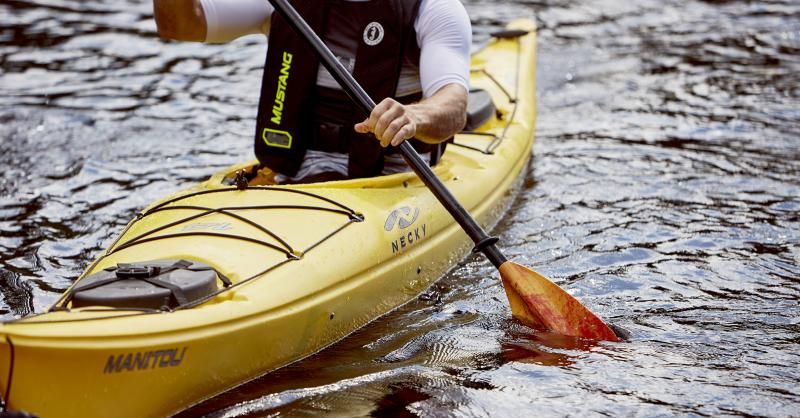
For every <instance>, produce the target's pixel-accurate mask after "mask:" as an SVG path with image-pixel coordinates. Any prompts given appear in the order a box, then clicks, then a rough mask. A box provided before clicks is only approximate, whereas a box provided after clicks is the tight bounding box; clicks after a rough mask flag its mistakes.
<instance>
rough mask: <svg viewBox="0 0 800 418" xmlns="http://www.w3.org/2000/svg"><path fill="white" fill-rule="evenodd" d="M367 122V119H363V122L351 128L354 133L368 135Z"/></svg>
mask: <svg viewBox="0 0 800 418" xmlns="http://www.w3.org/2000/svg"><path fill="white" fill-rule="evenodd" d="M368 121H369V119H364V121H363V122H359V123H357V124H355V126H353V128H354V129H355V130H356V132H358V133H360V134H365V133H368V132H369V126H368V125H367V122H368Z"/></svg>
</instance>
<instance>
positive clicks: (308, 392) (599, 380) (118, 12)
mask: <svg viewBox="0 0 800 418" xmlns="http://www.w3.org/2000/svg"><path fill="white" fill-rule="evenodd" d="M466 5H467V8H468V10H469V13H470V16H471V18H472V20H473V25H474V30H475V33H476V36H475V42H476V45H477V44H480V43H481V42H483V41H485V40H486V33H487V32H489V31H491V30H493V29H495V28H497V27H499V26H502V24H503V23H504V22H506V21H508V20H510V19H513V18H516V17H526V16H528V17H535V19H536V20H537V21H538V22H539V24H540V26H541V30H540V52H539V63H540V65H539V72H538V79H539V92H538V97H539V119H538V129H537V136H538V140H537V141H538V142H537V143H536V146H535V157H534V162H533V165H532V167H531V169H530V170H529V172H528V173H527V175H526V182H525V186H524V188H523V190H522V192H521V195H520V197H519V198H518V199H517V201H516V202H515V204H514V206H513V208H512V209H511V211H510V212H509V213H508V216H507V217H506V218H505V219H504V220H503V221H502V222H501V224H500V225H499V226H498V227H497V229H496V231H495V232H496V233H497V234H499V235H500V236H501V238H502V245H503V247H504V249H505V251H506V252H507V253H508V255H510V256H512V257H513V258H514V259H516V260H517V261H519V262H521V263H523V264H528V265H532V266H534V267H535V268H536V269H537V270H539V271H540V272H542V273H545V274H547V275H549V276H551V277H553V278H554V279H555V280H556V281H557V282H558V283H559V284H560V285H562V286H563V287H565V288H567V289H569V290H570V291H571V292H574V294H575V295H576V296H578V297H579V298H580V299H581V300H582V301H583V302H584V303H585V304H586V305H588V306H589V307H591V308H592V309H593V310H594V311H596V312H597V313H598V314H600V315H601V316H603V317H604V318H607V319H608V320H610V321H611V322H613V323H615V324H617V325H619V326H622V327H624V328H626V329H627V330H629V331H630V332H631V334H632V336H631V341H630V342H628V343H621V344H609V343H601V344H590V343H587V342H582V341H575V340H571V339H568V338H563V337H557V336H553V335H546V334H541V333H532V332H531V330H529V329H527V328H525V327H524V326H522V325H519V324H518V323H516V322H515V321H513V320H511V319H509V312H508V308H507V307H506V302H505V300H504V296H503V293H502V288H501V287H500V284H499V283H498V281H497V280H496V279H493V278H492V277H493V276H494V273H493V270H492V268H491V266H490V265H489V264H488V263H487V262H485V261H484V260H482V259H477V258H473V259H468V260H466V261H465V262H463V263H462V264H460V265H459V266H458V267H457V268H456V269H455V270H454V271H452V272H451V273H450V274H448V275H447V276H446V277H444V278H443V279H442V280H440V281H439V282H438V284H437V285H436V286H435V287H434V288H432V289H431V290H430V291H428V292H427V293H426V294H425V295H424V296H423V297H420V298H419V299H418V300H416V301H414V302H412V303H410V304H408V305H407V306H404V307H403V308H402V309H400V310H398V311H396V312H393V313H391V314H389V315H387V316H386V317H384V318H382V319H380V320H379V321H377V322H375V323H373V324H371V325H369V326H367V327H366V328H364V329H362V330H361V331H359V332H358V333H356V334H355V335H353V336H351V337H350V338H348V339H347V340H345V341H344V342H342V343H339V344H337V345H335V346H334V347H332V348H330V349H328V350H325V351H323V352H322V353H320V354H318V355H316V356H314V357H312V358H310V359H307V360H305V361H302V362H300V363H297V364H295V365H292V366H290V367H287V368H285V369H283V370H280V371H278V372H275V373H272V374H269V375H267V376H266V377H264V378H262V379H259V380H257V381H256V382H254V383H251V384H249V385H246V386H244V387H242V388H240V389H238V390H236V391H233V392H231V393H228V394H225V395H223V396H222V397H220V398H218V399H215V400H212V401H210V402H208V403H206V404H204V405H201V406H199V407H198V408H196V409H194V410H191V411H189V413H187V414H186V415H187V416H189V415H201V414H208V415H209V416H213V417H241V416H274V415H291V416H297V415H299V416H304V415H321V414H329V415H335V416H364V415H415V414H416V415H420V416H493V417H495V416H497V417H499V416H535V415H545V416H562V415H573V416H581V415H644V416H654V415H658V416H660V415H695V416H706V415H709V416H720V415H743V416H798V415H800V385H798V381H800V371H798V369H797V367H798V365H799V364H800V308H798V301H800V215H799V214H800V4H798V3H797V2H796V1H788V0H787V1H783V2H782V1H770V2H750V1H707V2H698V1H687V2H678V1H654V0H645V1H637V2H627V1H613V2H612V1H606V2H588V1H587V2H575V1H566V0H565V1H541V2H536V1H530V2H522V1H518V2H502V3H496V2H492V1H489V0H469V1H467V2H466ZM263 54H264V43H263V40H262V39H260V38H258V37H252V38H245V39H241V40H239V41H237V42H234V43H232V44H230V45H224V46H209V45H199V44H179V43H165V42H162V41H160V40H159V39H158V38H157V37H156V36H155V33H154V24H153V22H152V16H151V6H150V3H149V2H148V1H133V0H130V1H110V0H103V1H95V2H84V1H80V0H4V1H3V2H2V3H0V65H1V67H0V68H1V69H0V167H1V168H2V170H1V171H2V173H1V174H0V293H1V294H2V296H1V297H0V318H3V319H9V318H15V317H18V316H21V315H25V314H28V313H30V312H37V311H41V310H43V309H44V308H46V307H47V306H49V304H50V303H52V302H53V301H54V300H55V299H56V297H57V295H58V294H59V293H60V292H61V291H63V290H64V289H66V287H67V286H68V285H69V283H70V281H71V280H72V279H74V278H75V277H76V276H77V275H78V274H79V273H80V272H81V270H82V269H83V268H84V267H85V266H86V265H87V264H88V263H89V261H90V260H91V259H92V258H93V257H94V256H95V255H97V254H98V252H99V251H100V250H101V249H102V248H104V247H105V246H106V245H108V244H109V243H110V239H111V238H113V236H114V235H115V234H117V233H118V232H119V231H120V229H121V227H122V225H124V224H125V223H126V222H127V221H128V219H130V218H131V217H132V216H133V214H134V213H135V211H136V210H138V209H141V208H142V207H144V206H145V205H146V204H148V203H149V202H151V201H152V200H154V199H156V198H159V197H162V196H164V195H166V194H168V193H170V192H172V191H176V190H178V189H180V188H183V187H186V186H187V185H189V184H192V183H194V182H197V181H200V180H202V179H204V178H205V177H207V176H208V175H209V174H210V173H212V172H214V171H216V170H218V169H220V168H222V167H225V166H227V165H229V164H231V163H234V162H237V161H240V160H242V159H245V158H250V156H251V155H252V154H251V150H250V146H251V139H250V135H251V131H252V129H253V128H252V124H253V122H252V119H253V117H254V116H255V109H254V104H255V102H256V100H257V97H256V94H257V92H256V90H257V89H256V88H254V87H255V86H257V85H258V82H259V77H260V66H261V64H262V62H263Z"/></svg>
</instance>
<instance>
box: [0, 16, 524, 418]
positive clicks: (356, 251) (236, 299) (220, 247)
mask: <svg viewBox="0 0 800 418" xmlns="http://www.w3.org/2000/svg"><path fill="white" fill-rule="evenodd" d="M512 27H513V28H517V29H524V30H526V31H530V32H531V33H530V34H528V35H524V36H521V37H509V38H507V39H495V40H493V41H492V42H491V43H490V45H488V46H487V47H486V48H485V49H483V50H482V51H480V52H478V53H477V54H476V55H475V56H474V57H473V61H472V66H473V67H472V68H473V73H472V84H473V87H479V88H481V89H484V90H485V91H487V92H488V93H489V94H490V95H491V97H492V98H493V100H494V103H495V105H496V107H497V110H498V115H499V117H493V118H491V120H490V121H489V122H487V123H485V124H484V125H482V126H481V127H480V128H479V129H477V130H476V131H475V132H469V133H464V134H459V135H457V136H456V138H455V143H454V144H452V145H450V146H449V147H448V148H447V151H446V152H445V154H444V156H443V158H442V160H441V162H440V163H439V164H437V165H436V166H435V167H434V172H435V173H436V174H437V176H439V177H440V179H441V180H442V181H443V182H444V183H445V184H446V186H447V187H448V189H449V190H450V191H451V192H452V193H453V194H454V195H455V196H457V197H458V199H459V200H460V202H461V203H462V205H463V206H464V207H465V208H467V209H468V210H469V211H470V213H472V214H473V216H474V217H475V218H476V219H477V220H478V221H479V223H481V224H482V225H484V226H487V225H493V224H494V223H495V222H497V220H498V219H499V217H500V216H501V215H502V213H503V212H504V211H505V209H506V208H507V206H508V204H509V203H510V200H511V198H512V197H513V194H514V191H515V188H516V184H517V180H518V178H519V174H520V173H521V172H522V171H523V168H524V167H525V165H526V163H527V161H528V158H529V155H530V150H531V146H532V143H533V127H534V123H535V100H534V94H535V76H534V74H535V33H534V30H535V27H534V26H533V24H532V23H531V22H527V21H520V22H515V23H514V24H513V25H512ZM253 164H254V163H253V162H248V163H243V164H239V165H236V166H234V167H231V168H229V169H227V170H225V171H223V172H221V173H217V174H215V175H214V176H212V177H211V178H210V179H209V180H208V181H206V182H204V183H202V184H199V185H197V186H194V187H192V188H190V189H188V190H185V191H183V192H180V193H178V194H176V195H174V196H172V197H169V198H167V199H164V200H162V201H160V202H157V203H155V204H153V205H152V206H150V207H149V208H148V209H146V210H145V211H143V212H142V213H141V214H140V215H139V216H138V217H137V218H136V219H134V220H133V221H131V223H129V224H128V226H127V227H126V228H125V230H124V231H123V232H122V234H120V237H119V238H118V239H117V240H116V241H115V242H114V244H113V245H112V246H111V247H109V249H108V250H107V251H105V252H104V253H103V254H102V256H101V257H100V258H98V260H96V261H95V262H94V263H93V264H92V265H91V266H90V267H89V268H88V269H87V270H86V272H85V273H84V275H83V276H82V277H87V276H89V275H91V274H93V273H95V272H98V271H101V270H103V269H106V268H109V267H113V266H116V265H118V264H120V263H130V262H134V261H146V260H154V259H170V260H180V259H186V260H192V261H198V262H202V263H205V264H207V265H209V266H211V267H213V268H214V269H215V270H216V271H218V272H219V273H220V274H221V275H224V276H225V277H226V278H227V280H229V281H230V285H226V284H225V283H224V282H220V284H219V287H218V290H217V291H216V292H214V293H213V294H211V295H208V296H207V297H204V298H202V299H200V300H196V301H194V302H192V303H190V304H187V305H183V306H180V307H178V308H176V309H173V310H167V311H162V310H153V309H121V308H109V307H100V306H92V307H85V308H77V309H75V308H70V306H69V304H68V301H69V297H67V296H65V297H64V298H62V300H61V301H59V303H57V304H56V305H55V307H54V309H52V310H51V311H50V312H47V313H44V314H39V315H34V316H30V317H27V318H22V319H20V320H16V321H12V322H9V323H5V324H2V325H0V393H2V394H4V395H3V398H4V399H5V400H6V401H7V403H8V406H9V407H10V408H11V409H12V410H14V409H22V410H28V411H31V412H34V413H37V414H38V415H39V416H43V417H46V416H50V415H58V416H105V415H107V414H108V413H109V411H115V412H119V411H120V408H121V405H123V404H124V409H125V410H124V412H123V413H124V414H125V415H130V416H163V415H169V414H172V413H175V412H178V411H180V410H182V409H185V408H186V407H188V406H190V405H192V404H195V403H197V402H199V401H202V400H204V399H206V398H208V397H210V396H213V395H215V394H217V393H220V392H222V391H224V390H227V389H229V388H231V387H234V386H236V385H239V384H241V383H243V382H245V381H248V380H251V379H253V378H255V377H257V376H259V375H261V374H263V373H266V372H268V371H270V370H274V369H275V368H277V367H281V366H283V365H286V364H288V363H290V362H292V361H296V360H298V359H300V358H303V357H305V356H308V355H310V354H313V353H314V352H317V351H319V350H320V349H322V348H324V347H326V346H328V345H330V344H332V343H334V342H336V341H338V340H340V339H341V338H343V337H345V336H347V335H348V334H350V333H352V332H353V331H355V330H356V329H358V328H360V327H362V326H364V325H365V324H367V323H368V322H370V321H372V320H374V319H375V318H377V317H379V316H381V315H383V314H385V313H386V312H389V311H391V310H392V309H394V308H396V307H398V306H400V305H401V304H403V303H405V302H407V301H409V300H411V299H413V298H414V297H416V296H417V295H418V294H419V293H421V292H422V291H424V290H425V289H426V288H428V287H429V286H430V285H431V284H432V283H433V282H434V281H435V280H436V279H438V278H439V277H441V275H442V274H444V273H445V272H446V271H447V270H448V269H450V268H452V266H453V265H454V263H456V262H457V261H459V260H461V259H462V258H463V257H464V256H465V255H466V254H467V253H468V251H469V249H470V247H471V243H470V242H469V240H468V239H467V237H466V235H465V234H464V233H463V231H461V229H460V228H459V226H458V225H457V224H456V223H455V222H454V221H453V220H452V219H451V218H450V216H449V214H448V213H447V212H446V211H445V210H444V209H443V208H442V207H441V206H440V205H439V203H438V202H437V201H436V199H435V198H434V197H433V196H432V195H431V193H430V192H429V191H428V190H427V188H426V187H425V186H424V184H422V182H421V181H420V180H419V179H417V178H416V176H415V175H414V174H413V173H410V172H409V173H399V174H394V175H390V176H382V177H376V178H369V179H355V180H346V181H335V182H327V183H313V184H298V185H268V184H254V183H251V184H250V185H248V186H247V187H246V188H243V189H241V190H240V189H237V188H236V187H231V186H228V185H226V184H225V183H226V181H225V179H230V178H231V177H232V176H234V173H236V172H237V171H239V170H243V169H250V168H251V167H252V166H253ZM77 283H80V280H78V282H77ZM73 288H74V286H73ZM44 376H48V378H47V379H45V378H43V377H44ZM65 382H69V383H70V384H68V385H65ZM98 393H103V394H104V395H103V396H94V395H95V394H98ZM132 393H137V394H142V395H143V396H140V397H137V399H136V400H132V399H129V394H132ZM143 398H146V399H143Z"/></svg>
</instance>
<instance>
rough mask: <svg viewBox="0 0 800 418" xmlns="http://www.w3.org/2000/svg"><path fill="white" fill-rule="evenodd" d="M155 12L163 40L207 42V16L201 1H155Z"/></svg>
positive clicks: (159, 32) (159, 33)
mask: <svg viewBox="0 0 800 418" xmlns="http://www.w3.org/2000/svg"><path fill="white" fill-rule="evenodd" d="M153 10H154V14H155V19H156V26H157V27H158V35H159V36H161V37H162V38H166V39H175V40H178V41H195V42H203V41H205V39H206V16H205V13H204V12H203V7H202V6H201V5H200V0H153Z"/></svg>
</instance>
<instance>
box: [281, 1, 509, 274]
mask: <svg viewBox="0 0 800 418" xmlns="http://www.w3.org/2000/svg"><path fill="white" fill-rule="evenodd" d="M269 2H270V4H272V6H273V7H274V8H275V10H277V11H278V13H280V14H281V16H282V17H283V18H284V19H285V20H286V21H287V22H288V23H289V25H290V26H291V27H292V28H293V29H294V30H295V32H297V34H298V35H300V36H301V37H302V38H304V39H305V40H306V41H307V42H308V43H309V45H310V46H311V47H312V48H313V50H314V53H315V54H316V55H317V57H318V58H319V60H320V62H321V63H322V65H324V66H325V68H326V69H327V70H328V72H329V73H330V74H331V75H332V76H333V78H334V79H335V80H336V81H337V82H338V83H339V85H340V86H342V89H343V90H344V91H345V92H346V93H347V95H348V96H350V98H351V99H352V100H353V101H354V102H355V104H356V105H357V106H359V107H360V108H361V110H362V111H364V112H366V113H367V114H370V113H372V109H374V108H375V101H373V100H372V98H371V97H369V95H368V94H367V92H365V91H364V89H363V88H361V86H360V85H359V84H358V82H356V80H355V78H353V76H352V75H351V74H350V73H349V72H348V71H347V70H346V69H345V68H344V66H343V65H342V64H341V63H340V62H339V60H337V59H336V57H334V55H333V53H332V52H331V51H330V50H329V49H328V47H326V46H325V44H324V43H323V42H322V40H321V39H320V38H319V36H317V34H316V33H314V31H313V30H312V29H311V27H309V26H308V23H306V22H305V20H303V18H302V17H301V16H300V14H299V13H297V10H295V9H294V7H292V6H291V5H290V4H289V2H288V1H287V0H269ZM398 148H399V149H400V152H401V153H402V154H403V159H405V160H406V162H407V163H408V165H410V166H411V169H412V170H414V172H415V173H416V174H417V176H419V178H420V179H421V180H422V182H423V183H425V185H426V186H428V188H429V189H430V190H431V192H432V193H433V194H434V196H436V198H437V199H438V200H439V202H441V203H442V205H443V206H444V207H445V209H447V211H448V212H450V214H451V215H452V216H453V218H454V219H455V220H456V222H458V224H459V225H461V227H462V228H463V229H464V231H465V232H466V233H467V235H468V236H469V237H470V238H471V239H472V241H473V242H475V243H480V242H483V241H484V240H486V239H487V238H489V236H488V235H487V234H486V232H485V231H484V230H483V228H481V227H480V225H478V223H477V222H476V221H475V219H473V218H472V216H471V215H470V214H469V212H467V210H466V209H464V207H463V206H461V204H460V203H459V202H458V201H457V200H456V198H455V196H453V195H452V194H451V193H450V191H449V190H447V188H446V187H445V186H444V184H442V182H441V180H439V179H438V178H437V177H436V175H435V174H433V171H431V169H430V167H428V165H427V164H426V163H425V162H424V161H423V160H422V158H421V157H420V156H419V154H418V153H417V151H416V150H414V147H412V146H411V144H410V143H409V142H408V141H403V142H402V143H401V144H400V146H399V147H398ZM480 251H481V252H482V253H483V254H485V255H486V257H487V258H488V259H489V261H491V262H492V264H493V265H494V266H495V267H500V265H501V264H503V263H505V262H506V261H507V260H508V259H506V257H505V256H504V255H503V254H502V253H501V252H500V250H499V249H498V248H497V246H496V245H494V244H488V245H485V246H483V247H482V248H480Z"/></svg>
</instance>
